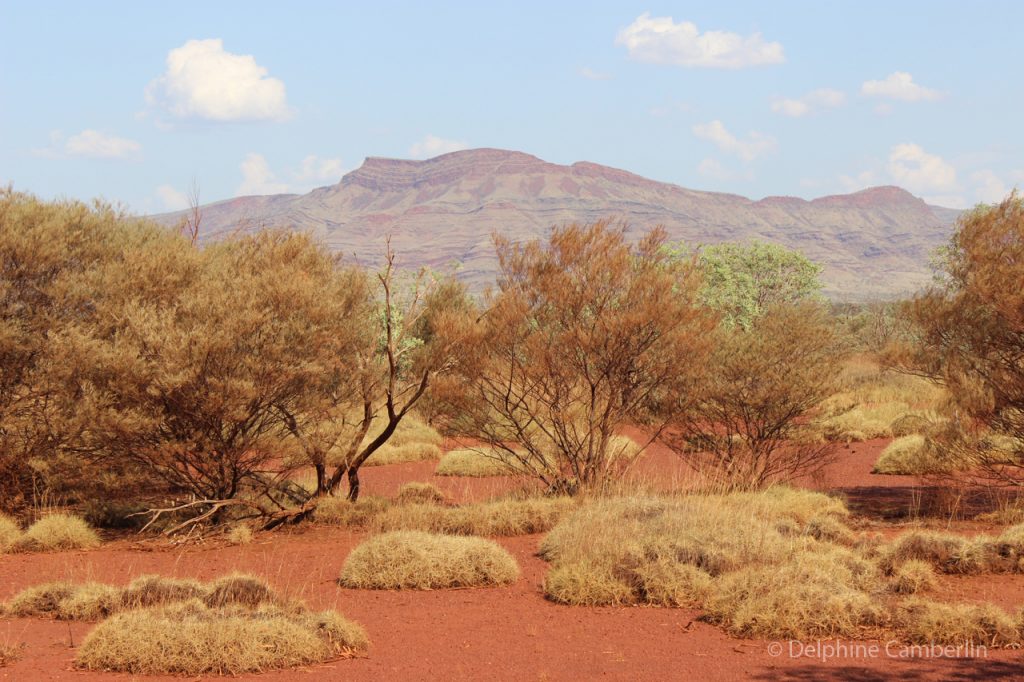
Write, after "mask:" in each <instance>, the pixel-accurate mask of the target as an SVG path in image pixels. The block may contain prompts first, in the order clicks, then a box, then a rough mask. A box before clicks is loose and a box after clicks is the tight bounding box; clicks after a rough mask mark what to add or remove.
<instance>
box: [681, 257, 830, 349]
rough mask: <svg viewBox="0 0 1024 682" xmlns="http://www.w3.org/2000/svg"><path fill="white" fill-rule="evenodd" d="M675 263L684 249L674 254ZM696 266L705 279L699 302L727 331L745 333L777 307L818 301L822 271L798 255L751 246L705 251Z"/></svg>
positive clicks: (816, 265)
mask: <svg viewBox="0 0 1024 682" xmlns="http://www.w3.org/2000/svg"><path fill="white" fill-rule="evenodd" d="M670 251H671V253H673V254H674V255H676V256H677V257H678V256H680V255H684V254H687V253H688V251H689V250H688V249H687V248H686V247H685V246H684V245H675V246H673V247H672V248H671V249H670ZM697 261H698V263H699V264H700V268H701V270H702V271H703V275H704V285H703V288H702V290H701V298H702V299H703V300H704V302H705V303H706V304H707V305H709V306H710V307H712V308H714V309H715V310H717V311H719V312H720V313H721V314H722V319H723V322H724V323H725V324H727V325H738V326H740V327H743V328H744V329H747V328H749V327H750V326H751V324H752V323H753V321H754V320H755V319H757V318H758V317H760V316H761V315H763V314H764V313H765V312H766V311H767V310H768V309H769V308H771V307H772V306H775V305H781V304H787V303H797V302H799V301H804V300H808V299H817V298H820V295H821V294H820V292H821V289H822V284H821V273H822V270H823V268H822V267H821V266H820V265H818V264H816V263H814V262H812V261H811V260H809V259H808V258H807V257H806V256H804V255H803V254H802V253H800V252H799V251H794V250H791V249H787V248H785V247H784V246H779V245H778V244H770V243H767V242H761V241H752V242H750V243H747V244H737V243H731V242H725V243H722V244H711V245H705V246H702V247H701V248H700V249H698V252H697Z"/></svg>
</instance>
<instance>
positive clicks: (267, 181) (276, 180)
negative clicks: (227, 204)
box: [235, 152, 344, 196]
mask: <svg viewBox="0 0 1024 682" xmlns="http://www.w3.org/2000/svg"><path fill="white" fill-rule="evenodd" d="M238 168H239V170H241V171H242V183H241V184H240V185H239V186H238V189H237V190H236V191H235V194H236V195H238V196H244V195H250V194H304V193H306V192H308V191H310V190H312V189H315V188H316V187H322V186H323V185H328V184H332V183H335V182H338V180H340V179H341V176H342V174H343V173H344V168H343V167H342V165H341V159H321V158H320V157H318V156H316V155H313V154H310V155H309V156H307V157H306V158H304V159H302V162H301V163H300V164H299V166H298V167H297V168H289V169H286V170H285V171H284V173H283V174H282V175H284V178H281V177H279V175H278V174H277V173H276V172H275V171H274V170H273V169H272V168H271V167H270V164H269V163H268V162H267V159H266V158H265V157H264V156H263V155H262V154H257V153H255V152H253V153H251V154H248V155H246V157H245V158H244V159H242V163H240V164H239V165H238Z"/></svg>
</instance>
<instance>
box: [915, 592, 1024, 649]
mask: <svg viewBox="0 0 1024 682" xmlns="http://www.w3.org/2000/svg"><path fill="white" fill-rule="evenodd" d="M897 619H898V621H899V625H900V627H901V628H902V629H903V631H904V632H905V634H906V636H907V637H908V638H909V639H910V641H912V642H915V643H920V644H933V643H934V644H940V645H947V644H948V645H964V644H974V645H984V646H1006V645H1016V644H1019V643H1020V641H1021V637H1020V633H1019V632H1018V630H1017V627H1016V624H1015V623H1014V621H1013V619H1012V618H1011V617H1010V616H1009V615H1008V614H1007V613H1006V612H1005V611H1003V610H1002V609H1000V608H999V607H997V606H995V605H993V604H943V603H939V602H935V601H930V600H924V599H911V600H908V601H907V602H905V603H904V604H902V605H901V606H900V608H899V609H898V612H897Z"/></svg>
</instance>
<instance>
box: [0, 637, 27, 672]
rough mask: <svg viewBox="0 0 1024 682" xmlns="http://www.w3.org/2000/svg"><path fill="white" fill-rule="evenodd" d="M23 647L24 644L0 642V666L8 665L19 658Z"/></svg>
mask: <svg viewBox="0 0 1024 682" xmlns="http://www.w3.org/2000/svg"><path fill="white" fill-rule="evenodd" d="M24 648H25V645H24V644H9V643H7V642H0V668H3V667H5V666H8V665H10V664H11V663H14V662H15V661H17V660H18V659H19V658H21V652H22V650H23V649H24Z"/></svg>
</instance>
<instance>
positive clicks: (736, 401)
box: [666, 302, 844, 489]
mask: <svg viewBox="0 0 1024 682" xmlns="http://www.w3.org/2000/svg"><path fill="white" fill-rule="evenodd" d="M761 312H762V313H764V314H762V315H758V316H756V317H755V318H753V319H750V320H748V322H747V324H745V325H742V327H741V328H734V327H731V326H723V327H721V328H720V329H719V330H718V332H717V335H716V336H715V339H716V349H715V351H714V353H713V354H712V356H711V360H710V362H709V364H708V369H707V372H708V378H707V380H706V382H705V385H704V386H703V388H702V390H701V392H700V400H698V401H697V404H696V405H695V407H694V408H693V409H689V410H682V411H680V412H679V414H678V416H677V417H676V418H675V424H676V426H677V428H678V434H679V435H680V437H671V436H670V437H669V438H667V439H666V441H667V443H668V445H669V446H670V447H672V449H674V450H675V451H676V452H678V453H679V454H680V455H682V456H683V457H684V458H685V460H686V461H687V462H688V463H689V464H691V466H693V467H694V468H696V469H697V470H698V471H708V472H709V473H713V474H714V475H715V476H716V477H717V478H719V479H721V480H724V481H727V482H728V483H729V484H730V485H732V486H734V487H737V488H746V489H755V488H763V487H765V486H766V485H769V484H771V483H779V482H784V481H788V480H791V479H793V478H796V477H797V476H802V475H803V476H806V475H810V474H813V473H815V472H817V471H819V470H820V469H821V468H822V467H824V466H825V465H826V464H828V463H829V461H831V459H832V457H833V455H834V454H835V445H834V444H832V443H830V442H828V441H826V440H824V439H822V438H820V437H818V436H817V433H816V431H815V425H814V420H813V418H814V417H816V416H817V411H818V410H817V408H818V405H820V403H821V402H822V401H823V400H825V399H826V398H827V397H828V396H830V395H831V394H832V393H833V392H834V391H835V389H836V377H837V375H838V373H839V363H840V359H841V357H842V355H843V354H844V348H843V344H842V343H841V342H840V339H839V336H838V334H837V333H836V329H835V323H834V320H833V319H832V318H831V317H830V316H829V315H828V313H827V311H826V309H825V307H824V306H822V305H820V304H817V303H810V302H804V303H800V304H797V303H789V304H778V305H775V306H772V307H771V308H770V309H764V310H762V311H761ZM694 441H696V443H698V444H699V445H698V446H697V447H694Z"/></svg>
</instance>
